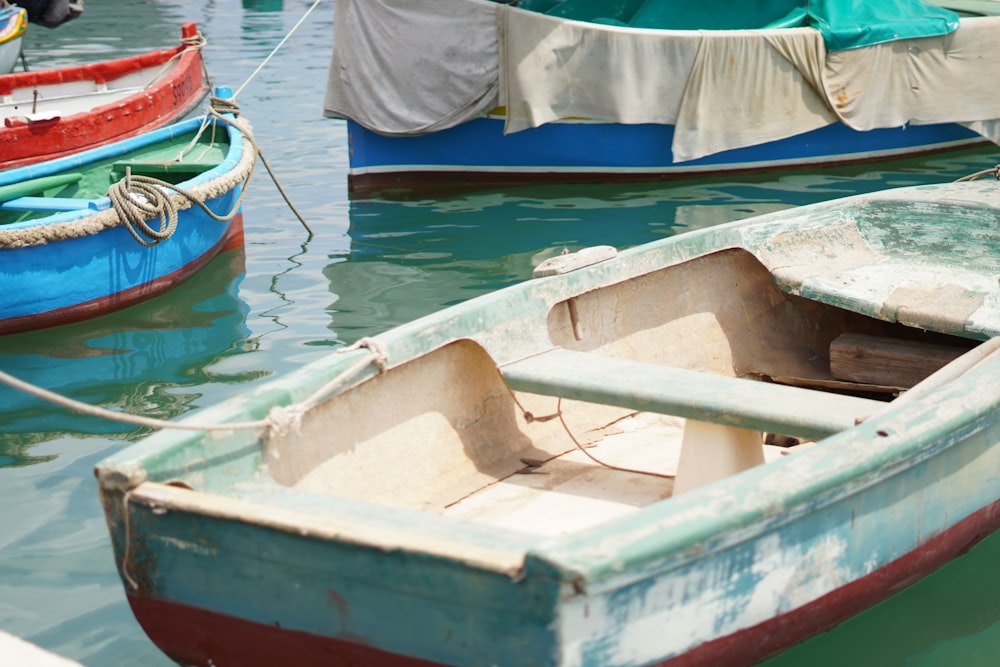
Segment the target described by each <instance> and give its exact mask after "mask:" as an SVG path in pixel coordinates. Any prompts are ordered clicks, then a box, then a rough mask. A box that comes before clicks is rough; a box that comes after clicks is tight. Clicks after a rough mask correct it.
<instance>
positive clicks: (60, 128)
mask: <svg viewBox="0 0 1000 667" xmlns="http://www.w3.org/2000/svg"><path fill="white" fill-rule="evenodd" d="M192 32H195V28H194V26H193V24H188V25H185V26H184V30H183V34H184V35H185V36H188V35H189V33H192ZM173 59H176V60H177V62H176V63H175V64H174V66H173V67H172V68H171V70H170V71H169V73H168V74H167V75H166V76H164V77H163V78H161V79H160V80H158V81H157V82H156V83H154V84H152V85H150V86H148V87H147V88H145V89H144V90H142V91H141V92H139V93H135V94H132V95H130V96H128V97H126V98H124V99H121V100H118V101H116V102H112V103H110V104H105V105H103V106H99V107H94V108H93V109H91V110H89V111H87V112H83V113H76V114H71V115H69V116H66V117H65V118H59V119H53V120H49V121H37V122H28V121H26V120H25V121H20V122H18V121H16V120H14V119H7V120H6V121H5V123H6V126H5V127H0V155H2V156H3V158H2V160H0V169H12V168H14V167H22V166H25V165H29V164H36V163H38V162H43V161H45V160H52V159H55V158H59V157H63V156H66V155H70V154H72V153H75V152H78V151H81V150H84V149H89V148H96V147H98V146H103V145H105V144H109V143H112V142H115V141H120V140H122V139H127V138H129V137H133V136H135V135H138V134H141V133H143V132H148V131H150V130H154V129H156V128H159V127H163V126H164V125H168V124H170V123H172V122H174V121H177V120H180V119H181V118H183V117H184V116H186V115H187V114H188V113H190V112H191V111H192V110H194V109H195V107H197V106H198V104H199V103H200V102H201V100H202V99H203V98H204V97H205V94H206V93H207V92H208V84H207V82H206V81H205V76H204V64H203V61H202V56H201V50H200V49H199V48H197V47H194V46H185V45H182V46H178V47H175V48H173V49H168V50H162V51H155V52H152V53H146V54H143V55H139V56H132V57H129V58H120V59H117V60H110V61H105V62H99V63H91V64H88V65H83V66H80V67H72V68H65V69H57V70H46V71H41V72H18V73H16V74H8V75H4V76H0V94H8V95H9V94H11V93H12V91H13V90H15V89H17V88H24V87H33V86H40V85H54V84H59V83H63V82H67V81H84V80H89V81H94V82H95V83H105V82H107V81H113V80H115V79H119V78H121V77H123V76H125V75H127V74H130V73H132V72H136V71H140V70H142V69H147V68H151V67H159V66H162V65H164V64H165V63H167V62H169V61H171V60H173Z"/></svg>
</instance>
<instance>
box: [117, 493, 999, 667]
mask: <svg viewBox="0 0 1000 667" xmlns="http://www.w3.org/2000/svg"><path fill="white" fill-rule="evenodd" d="M998 528H1000V502H998V503H994V504H992V505H990V506H988V507H986V508H983V509H982V510H980V511H978V512H976V513H975V514H973V515H971V516H969V517H967V518H965V519H964V520H962V521H960V522H959V523H957V524H956V525H954V526H952V528H950V529H949V530H948V531H946V532H944V533H941V534H940V535H937V536H935V537H933V538H932V539H930V540H929V541H927V542H926V543H925V544H924V545H923V546H921V547H920V548H919V549H917V550H916V551H913V552H912V553H910V554H908V555H906V556H904V557H902V558H899V559H897V560H895V561H893V562H891V563H889V564H888V565H886V566H885V567H882V568H880V569H879V570H876V571H875V572H872V573H871V574H869V575H868V576H866V577H863V578H861V579H858V580H855V581H853V582H851V583H849V584H848V585H846V586H844V587H842V588H840V589H838V590H836V591H834V592H832V593H830V594H828V595H825V596H823V597H821V598H819V599H818V600H815V601H814V602H812V603H810V604H808V605H806V606H805V607H802V608H799V609H797V610H795V611H794V612H790V613H787V614H783V615H781V616H778V617H775V618H772V619H770V620H768V621H765V622H763V623H760V624H758V625H756V626H754V627H752V628H747V629H744V630H742V631H740V632H737V633H734V634H731V635H728V636H726V637H720V638H718V639H715V640H712V641H709V642H706V643H704V644H701V645H700V646H697V647H695V648H694V649H692V650H691V651H689V652H687V653H685V654H683V655H680V656H677V657H674V658H671V659H669V660H666V661H664V662H661V663H657V664H658V667H691V666H694V665H699V666H702V665H711V666H712V667H737V666H743V665H750V664H754V663H756V662H759V661H761V660H764V659H766V658H768V657H771V656H773V655H775V654H777V653H779V652H781V651H782V650H785V649H787V648H790V647H791V646H793V645H795V644H797V643H799V642H801V641H804V640H806V639H808V638H809V637H812V636H814V635H816V634H818V633H820V632H822V631H824V630H826V629H828V628H831V627H833V626H834V625H836V624H838V623H840V622H842V621H844V620H847V619H848V618H850V617H851V616H854V615H856V614H858V613H859V612H861V611H863V610H865V609H867V608H868V607H871V606H872V605H874V604H876V603H878V602H880V601H881V600H884V599H886V598H888V597H890V596H891V595H893V594H895V593H898V592H899V591H901V590H903V589H904V588H906V587H907V586H909V585H910V584H913V583H915V582H916V581H918V580H919V579H921V578H922V577H924V576H926V575H928V574H930V573H931V572H933V571H934V570H936V569H938V568H940V567H941V566H943V565H945V564H946V563H948V562H949V561H950V560H952V559H954V558H955V557H957V556H959V555H961V554H963V553H965V552H966V551H967V550H968V549H970V548H971V547H972V546H973V545H975V544H976V543H977V542H979V541H980V540H982V539H983V538H985V537H986V536H987V535H989V534H990V533H992V532H993V531H995V530H997V529H998ZM128 599H129V604H130V605H131V606H132V611H133V613H134V614H135V617H136V618H137V619H138V621H139V623H140V624H141V625H142V627H143V629H144V630H145V631H146V633H147V634H148V635H149V637H150V639H152V640H153V642H154V643H155V644H156V645H157V646H158V647H159V648H160V649H161V650H162V651H163V652H164V653H166V654H167V655H169V656H170V657H171V658H172V659H174V660H176V661H178V662H180V663H181V664H186V665H197V666H199V667H208V666H209V665H211V666H212V667H273V666H274V665H277V664H292V665H297V666H298V667H308V666H310V665H338V666H358V667H361V666H363V667H428V666H430V665H437V664H438V663H433V662H428V661H425V660H421V659H418V658H414V657H408V656H401V655H397V654H393V653H388V652H386V651H383V650H381V649H378V648H376V647H373V646H367V645H365V644H363V643H358V641H357V638H352V637H323V636H318V635H314V634H309V633H305V632H300V631H294V630H288V629H284V628H282V627H280V625H277V624H276V625H273V626H272V625H263V624H260V623H254V622H250V621H246V620H243V619H240V618H237V617H234V616H229V615H224V614H219V613H215V612H212V611H208V610H205V609H200V608H196V607H191V606H188V605H184V604H179V603H174V602H169V601H166V600H161V599H157V598H153V597H148V596H143V595H137V594H131V595H129V598H128Z"/></svg>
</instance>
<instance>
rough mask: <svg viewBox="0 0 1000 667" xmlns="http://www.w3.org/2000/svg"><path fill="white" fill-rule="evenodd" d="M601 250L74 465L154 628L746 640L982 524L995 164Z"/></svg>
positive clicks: (934, 563) (186, 660)
mask: <svg viewBox="0 0 1000 667" xmlns="http://www.w3.org/2000/svg"><path fill="white" fill-rule="evenodd" d="M614 254H615V253H614V252H613V251H612V250H611V249H608V248H597V249H594V248H591V249H588V250H585V251H581V252H579V253H576V254H569V255H565V256H559V257H556V258H554V259H555V264H552V263H546V264H543V265H542V266H540V267H539V268H540V271H537V272H536V273H541V274H545V273H551V275H542V276H540V277H537V278H536V279H533V280H530V281H527V282H525V283H522V284H519V285H516V286H513V287H510V288H506V289H503V290H500V291H497V292H494V293H491V294H488V295H485V296H482V297H479V298H476V299H474V300H471V301H468V302H465V303H463V304H460V305H457V306H454V307H451V308H448V309H446V310H444V311H441V312H439V313H436V314H433V315H430V316H428V317H425V318H422V319H419V320H417V321H414V322H411V323H409V324H406V325H403V326H401V327H398V328H396V329H393V330H390V331H388V332H386V333H384V334H382V335H379V336H377V337H376V338H374V339H371V340H363V341H361V344H360V345H356V346H352V347H350V348H346V349H344V350H341V351H339V352H337V353H334V354H331V355H330V356H329V357H327V358H324V359H323V360H321V361H318V362H315V363H312V364H310V365H308V366H306V367H304V368H302V369H301V370H300V371H298V372H296V373H294V374H292V375H290V376H288V377H284V378H280V379H277V380H275V381H274V382H272V383H270V384H268V385H265V386H263V387H260V388H257V389H256V390H254V391H252V392H249V393H247V394H246V395H243V396H241V397H238V398H236V399H234V400H231V401H228V402H226V403H223V404H222V405H219V406H216V407H214V408H211V409H208V410H206V411H204V412H202V413H201V414H200V415H199V417H198V420H197V421H199V422H201V423H202V424H216V425H220V427H221V428H222V429H223V430H214V431H211V432H207V431H206V432H202V431H194V432H192V431H186V432H181V431H170V432H162V433H159V434H157V435H155V436H153V437H151V438H149V439H147V440H145V441H143V442H141V443H138V444H137V445H134V446H133V447H130V448H129V449H126V450H124V451H122V452H120V453H118V454H116V455H114V456H112V457H111V458H109V459H107V460H105V461H103V462H101V463H100V464H99V465H98V466H97V470H96V474H97V478H98V481H99V485H100V493H101V499H102V502H103V504H104V508H105V511H106V515H107V521H108V526H109V529H110V532H111V537H112V540H113V544H114V551H115V555H116V559H117V564H118V567H119V569H120V572H121V575H122V580H123V582H124V585H125V589H126V592H127V594H128V599H129V602H130V604H131V606H132V609H133V611H134V613H135V615H136V617H137V618H138V620H139V621H140V623H141V624H142V625H143V627H144V628H145V630H146V632H147V633H148V634H149V636H150V637H151V638H152V640H153V641H154V642H156V643H157V644H158V645H159V646H160V647H161V648H162V650H163V651H164V652H166V653H167V654H168V655H169V656H170V657H172V658H173V659H175V660H177V661H178V662H180V663H182V664H190V665H202V666H207V665H215V666H218V667H222V666H224V665H240V666H241V667H253V666H256V665H274V664H277V663H278V662H279V661H281V662H284V663H289V664H295V665H318V664H348V663H349V664H365V665H461V666H465V665H497V664H502V665H525V666H531V667H538V666H540V665H559V666H564V667H570V666H583V665H602V666H626V665H627V666H640V665H691V664H699V665H744V664H749V663H752V662H754V661H756V660H759V659H762V658H764V657H766V656H769V655H772V654H774V653H776V652H779V651H781V650H783V649H785V648H786V647H788V646H790V645H792V644H794V643H795V642H798V641H800V640H803V639H805V638H806V637H809V636H811V635H813V634H815V633H818V632H820V631H822V630H824V629H825V628H828V627H830V626H832V625H834V624H836V623H837V622H839V621H841V620H843V619H845V618H847V617H850V616H852V615H853V614H856V613H857V612H859V611H861V610H863V609H865V608H867V607H869V606H871V605H872V604H874V603H876V602H878V601H880V600H882V599H884V598H886V597H888V596H890V595H892V594H893V593H894V592H896V591H899V590H900V589H902V588H903V587H905V586H907V585H908V584H910V583H912V582H914V581H916V580H917V579H919V578H920V577H922V576H924V575H926V574H927V573H929V572H931V571H932V570H934V569H935V568H937V567H939V566H941V565H942V564H944V563H945V562H947V561H949V560H950V559H952V558H953V557H955V556H956V555H958V554H960V553H962V552H963V551H964V550H965V549H967V548H969V546H970V545H971V544H973V543H975V542H976V541H977V540H979V539H981V538H982V537H983V536H985V535H987V534H989V533H991V532H993V531H994V530H996V529H997V527H998V526H1000V484H997V480H998V475H1000V354H997V349H998V348H1000V339H997V338H994V337H996V336H997V335H998V334H1000V285H998V283H997V276H998V275H1000V185H998V183H996V182H994V181H991V182H963V183H955V184H945V185H936V186H919V187H913V188H906V189H899V190H890V191H885V192H881V193H876V194H872V195H862V196H856V197H851V198H847V199H842V200H838V201H832V202H827V203H821V204H815V205H811V206H808V207H802V208H799V209H793V210H786V211H781V212H777V213H773V214H768V215H765V216H761V217H757V218H752V219H748V220H744V221H739V222H734V223H730V224H727V225H723V226H719V227H714V228H709V229H705V230H702V231H697V232H692V233H689V234H684V235H681V236H677V237H673V238H668V239H664V240H662V241H658V242H655V243H651V244H648V245H644V246H640V247H636V248H632V249H629V250H626V251H624V252H621V253H620V254H617V255H616V256H614V257H611V255H614ZM609 257H610V258H609ZM574 263H575V264H586V266H583V267H582V268H578V269H576V270H567V269H572V268H573V266H574ZM553 271H554V273H553ZM560 271H565V272H560ZM982 341H988V342H986V343H982V344H980V343H981V342H982ZM283 406H284V407H283ZM188 425H189V426H190V427H192V428H193V427H195V424H188Z"/></svg>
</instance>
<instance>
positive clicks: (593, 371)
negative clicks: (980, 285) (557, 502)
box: [500, 348, 885, 440]
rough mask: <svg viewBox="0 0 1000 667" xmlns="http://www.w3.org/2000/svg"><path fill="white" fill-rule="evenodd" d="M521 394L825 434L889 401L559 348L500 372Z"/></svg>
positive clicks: (801, 433)
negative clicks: (556, 397)
mask: <svg viewBox="0 0 1000 667" xmlns="http://www.w3.org/2000/svg"><path fill="white" fill-rule="evenodd" d="M500 371H501V373H502V374H503V377H504V379H505V380H506V381H507V384H508V385H509V386H510V387H511V388H512V389H515V390H517V391H524V392H528V393H533V394H543V395H548V396H562V397H563V398H567V399H574V400H580V401H589V402H591V403H601V404H604V405H614V406H617V407H624V408H630V409H634V410H640V411H646V412H656V413H660V414H667V415H674V416H677V417H684V418H686V419H695V420H698V421H703V422H708V423H714V424H721V425H724V426H733V427H737V428H744V429H751V430H756V431H767V432H774V433H781V434H782V435H793V436H799V437H803V438H806V439H810V440H815V439H819V438H824V437H827V436H829V435H832V434H834V433H837V432H839V431H842V430H844V429H847V428H850V427H852V426H854V424H855V423H856V420H858V419H861V418H865V417H867V416H869V415H870V414H872V413H873V412H875V411H876V410H879V409H880V408H882V407H884V406H885V403H883V402H881V401H874V400H871V399H866V398H858V397H855V396H844V395H841V394H833V393H828V392H822V391H813V390H810V389H802V388H799V387H790V386H785V385H779V384H773V383H769V382H759V381H756V380H749V379H742V378H735V377H730V376H725V375H717V374H714V373H704V372H701V371H694V370H689V369H684V368H675V367H672V366H661V365H656V364H647V363H643V362H640V361H632V360H629V359H618V358H614V357H607V356H602V355H599V354H595V353H587V352H574V351H571V350H566V349H562V348H556V349H553V350H550V351H548V352H544V353H542V354H539V355H536V356H533V357H528V358H526V359H523V360H520V361H516V362H513V363H511V364H507V365H505V366H503V367H501V369H500Z"/></svg>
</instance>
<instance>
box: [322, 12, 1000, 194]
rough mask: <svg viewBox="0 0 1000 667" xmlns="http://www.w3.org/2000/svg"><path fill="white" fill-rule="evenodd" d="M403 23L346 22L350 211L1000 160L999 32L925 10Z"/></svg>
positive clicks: (408, 16)
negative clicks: (464, 197) (390, 194)
mask: <svg viewBox="0 0 1000 667" xmlns="http://www.w3.org/2000/svg"><path fill="white" fill-rule="evenodd" d="M396 4H397V3H391V2H386V1H384V0H371V1H366V2H356V1H353V0H344V1H343V2H339V3H337V6H336V17H335V24H334V40H333V58H332V61H331V65H330V70H329V79H328V84H327V93H326V101H325V113H326V115H327V116H330V117H336V118H344V119H346V120H347V121H348V123H347V128H348V133H349V138H350V147H351V152H350V160H351V162H350V172H349V183H350V186H351V189H352V192H354V193H355V194H367V193H371V192H377V191H384V190H386V189H388V188H419V187H422V186H428V185H441V184H443V183H444V184H449V185H469V184H475V183H486V184H490V185H497V184H511V183H518V182H539V181H563V182H588V181H590V182H593V181H601V182H607V181H614V180H630V181H639V180H659V179H667V178H676V177H691V176H701V175H705V174H715V173H720V172H754V171H759V170H762V169H794V168H802V167H809V168H814V167H816V166H819V165H834V164H844V163H856V162H863V161H870V160H874V159H887V158H899V157H903V156H912V155H917V154H922V153H928V152H933V151H940V150H947V149H953V148H958V147H965V146H969V145H973V144H976V143H982V142H985V141H994V142H998V141H1000V129H998V127H1000V123H997V119H998V118H1000V91H996V90H994V87H989V86H984V85H983V73H984V70H983V66H982V63H983V62H998V61H1000V60H998V59H1000V45H998V44H997V43H996V41H995V40H994V39H993V37H992V35H995V34H996V30H997V29H998V28H1000V17H997V16H978V15H972V12H970V11H964V12H963V13H962V14H961V15H960V14H959V13H957V12H954V11H952V10H949V9H944V8H941V7H938V6H936V5H929V4H925V3H924V2H922V0H893V2H890V3H879V5H878V7H874V6H868V5H862V6H861V8H860V9H859V8H858V7H857V6H856V5H858V3H853V4H851V7H849V8H848V7H844V6H841V5H842V4H843V3H842V2H825V3H815V2H814V3H802V5H801V6H800V4H799V3H798V2H797V0H760V1H758V2H754V3H739V4H738V5H736V4H734V3H723V5H726V6H720V5H719V3H701V4H699V5H692V4H690V3H663V2H659V1H656V0H647V1H646V2H639V1H638V0H636V1H633V2H623V3H613V5H608V4H607V3H597V2H593V1H592V0H562V1H561V2H553V1H552V0H524V1H523V2H520V3H513V4H506V3H498V2H489V1H487V0H457V1H456V0H447V1H445V0H421V1H420V2H415V3H409V4H408V5H407V6H406V8H400V7H397V6H395V5H396ZM514 4H516V5H517V6H514ZM848 10H850V11H848ZM984 11H985V10H984Z"/></svg>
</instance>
